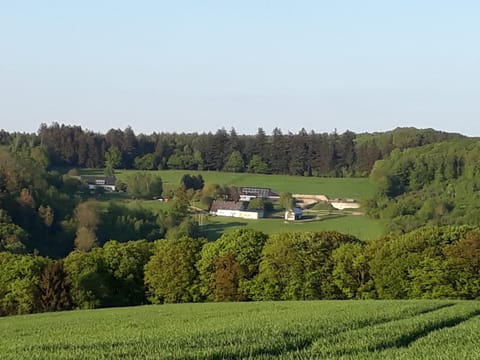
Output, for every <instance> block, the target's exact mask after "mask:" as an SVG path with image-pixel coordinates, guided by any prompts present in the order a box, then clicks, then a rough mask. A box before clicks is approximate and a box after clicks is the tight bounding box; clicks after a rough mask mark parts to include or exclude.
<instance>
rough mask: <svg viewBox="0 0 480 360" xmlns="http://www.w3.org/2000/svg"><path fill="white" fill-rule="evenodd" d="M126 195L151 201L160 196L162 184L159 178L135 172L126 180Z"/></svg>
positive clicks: (144, 172)
mask: <svg viewBox="0 0 480 360" xmlns="http://www.w3.org/2000/svg"><path fill="white" fill-rule="evenodd" d="M125 182H126V185H127V193H128V194H129V195H130V196H131V197H133V198H137V199H152V198H156V197H160V196H162V192H163V183H162V178H161V177H160V176H156V175H153V174H152V173H148V172H146V171H143V172H135V173H133V174H131V175H129V176H128V177H127V178H126V181H125Z"/></svg>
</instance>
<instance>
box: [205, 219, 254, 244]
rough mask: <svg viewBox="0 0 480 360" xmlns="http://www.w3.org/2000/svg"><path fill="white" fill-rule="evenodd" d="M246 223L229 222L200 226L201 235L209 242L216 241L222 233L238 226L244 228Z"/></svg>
mask: <svg viewBox="0 0 480 360" xmlns="http://www.w3.org/2000/svg"><path fill="white" fill-rule="evenodd" d="M246 225H247V223H246V222H240V221H231V222H225V223H210V224H206V225H203V226H201V228H200V229H201V234H202V236H204V237H206V238H207V239H208V240H209V241H214V240H217V239H218V238H219V237H220V236H222V235H223V233H224V232H225V231H227V230H229V229H231V228H236V227H239V226H246Z"/></svg>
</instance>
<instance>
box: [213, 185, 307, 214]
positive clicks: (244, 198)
mask: <svg viewBox="0 0 480 360" xmlns="http://www.w3.org/2000/svg"><path fill="white" fill-rule="evenodd" d="M257 198H260V199H262V200H278V199H279V198H280V195H279V194H278V193H277V192H275V191H273V190H272V189H270V188H261V187H241V188H239V199H238V201H226V200H214V201H213V203H212V205H211V206H210V214H212V215H217V216H230V217H236V218H242V219H254V220H256V219H260V218H263V217H264V215H265V212H264V210H249V209H248V208H247V206H246V204H247V203H248V202H249V201H252V200H253V199H257ZM301 218H302V209H300V208H297V207H295V208H293V209H289V210H288V211H286V212H285V220H300V219H301Z"/></svg>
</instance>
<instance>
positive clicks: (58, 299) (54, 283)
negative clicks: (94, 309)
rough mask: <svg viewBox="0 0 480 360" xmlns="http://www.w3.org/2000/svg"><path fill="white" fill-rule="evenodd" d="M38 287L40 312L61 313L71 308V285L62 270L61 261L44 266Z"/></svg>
mask: <svg viewBox="0 0 480 360" xmlns="http://www.w3.org/2000/svg"><path fill="white" fill-rule="evenodd" d="M39 287H40V294H41V295H40V310H42V311H62V310H69V309H71V308H72V307H73V300H72V296H71V293H70V288H71V283H70V280H69V279H68V278H67V273H66V272H65V270H64V269H63V262H62V261H54V262H51V263H49V264H47V265H46V266H45V268H44V269H43V273H42V276H41V278H40V284H39Z"/></svg>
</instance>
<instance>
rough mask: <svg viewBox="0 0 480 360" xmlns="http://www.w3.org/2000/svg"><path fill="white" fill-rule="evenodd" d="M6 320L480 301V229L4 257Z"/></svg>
mask: <svg viewBox="0 0 480 360" xmlns="http://www.w3.org/2000/svg"><path fill="white" fill-rule="evenodd" d="M0 267H1V268H2V272H1V273H0V314H1V315H10V314H23V313H31V312H39V311H57V310H66V309H72V308H98V307H111V306H132V305H140V304H147V303H181V302H203V301H249V300H250V301H251V300H314V299H365V298H371V299H477V298H478V297H479V296H480V283H479V281H478V272H479V271H480V228H472V227H467V226H460V227H459V226H449V227H432V226H428V227H423V228H421V229H418V230H416V231H413V232H410V233H407V234H404V235H388V236H384V237H381V238H379V239H377V240H374V241H371V242H368V243H366V242H363V241H361V240H359V239H357V238H355V237H353V236H350V235H344V234H340V233H338V232H332V231H325V232H294V233H282V234H274V235H271V236H267V235H265V234H263V233H262V232H259V231H254V230H251V229H242V230H236V231H234V232H232V233H228V234H224V235H223V236H222V237H221V238H220V239H218V241H215V242H207V241H205V240H203V239H194V238H190V237H179V238H175V239H171V240H159V241H156V242H154V243H152V242H147V241H130V242H126V243H119V242H117V241H109V242H107V243H106V244H105V245H104V246H103V247H97V248H94V249H92V250H91V251H88V252H83V251H80V250H76V251H74V252H72V253H70V254H69V255H68V256H67V257H66V258H65V259H63V260H51V259H48V258H45V257H40V256H34V255H20V254H12V253H9V252H0Z"/></svg>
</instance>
